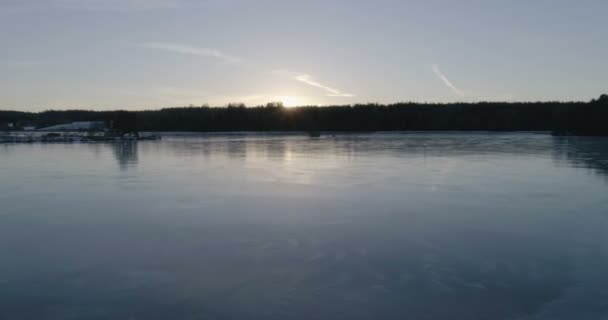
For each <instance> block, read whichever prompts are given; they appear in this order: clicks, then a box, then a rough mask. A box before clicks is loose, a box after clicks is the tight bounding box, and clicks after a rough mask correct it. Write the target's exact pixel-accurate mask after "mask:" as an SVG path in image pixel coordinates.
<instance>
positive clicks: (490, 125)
mask: <svg viewBox="0 0 608 320" xmlns="http://www.w3.org/2000/svg"><path fill="white" fill-rule="evenodd" d="M125 115H129V118H133V119H135V120H136V124H135V126H136V127H137V129H138V130H139V131H152V132H154V131H157V132H160V131H195V132H227V131H302V132H320V131H338V132H374V131H551V132H553V133H554V134H559V135H608V95H602V96H600V97H599V98H598V99H594V100H592V101H589V102H480V103H449V104H436V103H413V102H410V103H395V104H389V105H383V104H356V105H346V106H324V107H318V106H303V107H296V108H287V107H284V106H283V105H282V104H281V103H269V104H267V105H265V106H257V107H246V106H245V105H243V104H230V105H228V106H225V107H208V106H202V107H181V108H166V109H160V110H144V111H133V112H127V111H87V110H66V111H56V110H50V111H44V112H39V113H32V112H17V111H0V129H2V128H4V129H5V130H7V126H8V124H9V123H13V124H21V125H30V126H34V127H36V128H43V127H47V126H51V125H56V124H62V123H69V122H74V121H108V122H109V121H115V120H116V119H121V118H123V119H124V117H125Z"/></svg>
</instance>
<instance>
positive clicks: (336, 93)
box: [294, 74, 354, 98]
mask: <svg viewBox="0 0 608 320" xmlns="http://www.w3.org/2000/svg"><path fill="white" fill-rule="evenodd" d="M294 79H295V80H297V81H300V82H302V83H305V84H307V85H309V86H313V87H316V88H319V89H323V90H325V91H326V92H327V96H328V97H345V98H348V97H354V95H353V94H350V93H346V92H342V91H340V90H338V89H335V88H332V87H328V86H326V85H323V84H321V83H319V82H317V81H316V80H314V79H313V77H311V76H310V75H307V74H301V75H298V76H296V77H294Z"/></svg>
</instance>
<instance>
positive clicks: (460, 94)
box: [433, 64, 465, 98]
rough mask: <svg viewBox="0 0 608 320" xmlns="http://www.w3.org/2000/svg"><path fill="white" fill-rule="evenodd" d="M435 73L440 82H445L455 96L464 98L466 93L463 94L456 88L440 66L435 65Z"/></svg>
mask: <svg viewBox="0 0 608 320" xmlns="http://www.w3.org/2000/svg"><path fill="white" fill-rule="evenodd" d="M433 72H434V73H435V75H436V76H437V77H438V78H439V80H441V81H442V82H443V84H445V85H446V86H447V87H448V88H450V90H452V92H454V94H456V95H457V96H459V97H461V98H464V96H465V94H464V92H462V90H460V89H458V87H456V86H455V85H454V84H453V83H452V81H450V79H448V77H446V76H445V75H444V74H443V73H442V72H441V70H439V65H437V64H434V65H433Z"/></svg>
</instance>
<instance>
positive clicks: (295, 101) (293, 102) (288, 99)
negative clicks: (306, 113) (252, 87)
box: [275, 96, 306, 108]
mask: <svg viewBox="0 0 608 320" xmlns="http://www.w3.org/2000/svg"><path fill="white" fill-rule="evenodd" d="M275 99H276V101H280V102H282V103H283V105H284V106H285V107H286V108H293V107H299V106H304V105H306V99H305V98H304V97H299V96H276V97H275Z"/></svg>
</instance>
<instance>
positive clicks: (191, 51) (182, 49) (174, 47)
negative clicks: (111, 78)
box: [139, 42, 242, 63]
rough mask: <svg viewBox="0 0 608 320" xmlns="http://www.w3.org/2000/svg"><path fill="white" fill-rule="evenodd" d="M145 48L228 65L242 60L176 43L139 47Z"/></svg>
mask: <svg viewBox="0 0 608 320" xmlns="http://www.w3.org/2000/svg"><path fill="white" fill-rule="evenodd" d="M139 46H140V47H143V48H148V49H156V50H163V51H168V52H174V53H179V54H187V55H195V56H203V57H211V58H216V59H219V60H221V61H223V62H227V63H239V62H241V61H242V60H241V58H239V57H235V56H231V55H228V54H225V53H223V52H221V51H220V50H218V49H213V48H199V47H193V46H188V45H182V44H175V43H164V42H146V43H142V44H140V45H139Z"/></svg>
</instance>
